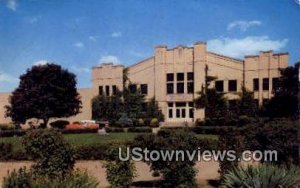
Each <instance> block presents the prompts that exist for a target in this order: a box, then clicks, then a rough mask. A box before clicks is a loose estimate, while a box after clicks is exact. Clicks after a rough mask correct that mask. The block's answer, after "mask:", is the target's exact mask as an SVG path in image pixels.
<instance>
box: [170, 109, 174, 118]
mask: <svg viewBox="0 0 300 188" xmlns="http://www.w3.org/2000/svg"><path fill="white" fill-rule="evenodd" d="M169 118H173V109H169Z"/></svg>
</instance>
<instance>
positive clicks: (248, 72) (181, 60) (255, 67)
mask: <svg viewBox="0 0 300 188" xmlns="http://www.w3.org/2000/svg"><path fill="white" fill-rule="evenodd" d="M287 66H288V53H278V54H274V53H273V52H272V51H265V52H260V53H259V55H251V56H245V58H244V59H243V60H242V59H236V58H231V57H227V56H224V55H221V54H217V53H214V52H209V51H207V46H206V43H205V42H196V43H195V44H194V45H193V46H192V47H186V46H181V45H179V46H177V47H175V48H172V49H168V47H167V46H164V45H160V46H157V47H156V48H155V51H154V54H153V56H152V57H149V58H147V59H145V60H143V61H141V62H138V63H136V64H133V65H131V66H129V67H127V70H128V77H129V79H130V81H131V82H132V83H134V84H133V85H132V86H131V89H132V90H136V89H137V88H140V90H141V92H142V93H143V94H145V96H146V99H150V98H152V97H155V99H156V101H157V102H158V104H159V107H160V108H161V110H162V112H163V114H164V115H165V121H166V122H194V121H195V120H196V119H203V118H204V109H195V108H194V106H193V100H194V99H195V98H197V97H198V94H197V93H198V92H199V91H201V89H202V87H203V86H204V82H205V75H209V76H214V77H216V78H217V79H216V80H214V81H213V82H212V84H211V85H212V87H215V88H216V90H217V91H219V92H225V93H226V97H227V98H228V99H229V101H232V100H235V99H237V98H238V97H239V95H238V93H239V92H241V89H242V86H243V85H244V86H245V87H246V88H247V89H248V90H250V91H254V97H255V99H256V100H257V103H258V104H262V103H263V102H265V101H266V100H268V99H270V98H271V97H272V88H273V87H275V86H276V83H277V81H278V78H279V76H280V71H279V70H280V69H281V68H285V67H287ZM124 69H125V67H124V66H123V65H113V64H112V63H106V64H102V65H99V66H95V67H93V68H92V83H93V84H92V85H93V86H92V88H87V89H79V93H80V95H81V96H82V101H83V109H82V113H80V114H78V115H77V116H75V117H71V118H69V119H70V121H75V120H82V119H91V99H92V98H93V97H94V96H96V95H97V94H105V95H113V94H114V93H115V92H116V90H117V88H118V89H119V90H122V88H123V72H124V71H123V70H124ZM8 96H9V94H7V93H5V94H0V104H1V106H3V105H4V104H7V98H8ZM8 121H9V119H7V118H4V112H3V109H2V108H1V109H0V123H1V122H8Z"/></svg>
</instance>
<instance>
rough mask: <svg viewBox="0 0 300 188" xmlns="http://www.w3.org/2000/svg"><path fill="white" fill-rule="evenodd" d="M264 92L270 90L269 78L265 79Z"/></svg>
mask: <svg viewBox="0 0 300 188" xmlns="http://www.w3.org/2000/svg"><path fill="white" fill-rule="evenodd" d="M263 90H264V91H268V90H269V78H264V79H263Z"/></svg>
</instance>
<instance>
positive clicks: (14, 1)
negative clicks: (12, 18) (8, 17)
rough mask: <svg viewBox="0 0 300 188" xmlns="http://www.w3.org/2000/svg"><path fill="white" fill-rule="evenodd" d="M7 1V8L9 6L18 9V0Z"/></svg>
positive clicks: (13, 9) (14, 9)
mask: <svg viewBox="0 0 300 188" xmlns="http://www.w3.org/2000/svg"><path fill="white" fill-rule="evenodd" d="M6 2H7V3H6V6H7V8H9V9H10V10H12V11H16V10H17V6H18V3H17V0H6Z"/></svg>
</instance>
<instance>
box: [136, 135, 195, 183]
mask: <svg viewBox="0 0 300 188" xmlns="http://www.w3.org/2000/svg"><path fill="white" fill-rule="evenodd" d="M197 144H198V139H197V137H196V136H195V135H194V134H193V133H191V132H190V131H188V130H182V131H180V130H176V131H170V130H161V131H159V132H158V133H157V134H156V135H153V134H150V135H141V136H138V137H136V138H135V141H134V143H133V146H138V147H141V148H147V149H148V150H149V153H150V152H151V151H154V150H155V151H169V152H172V151H177V150H178V151H179V150H182V151H185V152H184V154H183V155H178V160H176V157H173V158H171V159H167V160H164V159H162V158H159V159H158V160H153V161H151V158H150V161H147V162H148V164H149V165H150V168H151V170H153V171H154V172H158V173H161V174H162V175H163V178H164V187H197V184H196V180H195V176H196V173H197V171H196V169H195V168H194V165H195V158H194V159H193V158H192V159H191V160H190V159H189V157H188V154H187V151H189V152H193V151H194V149H195V146H197Z"/></svg>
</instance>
